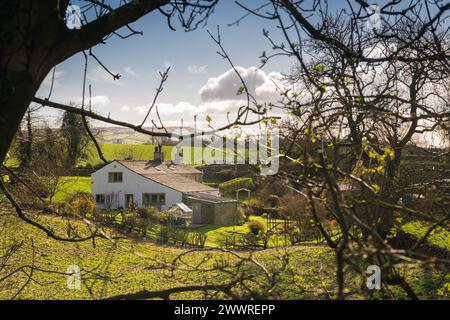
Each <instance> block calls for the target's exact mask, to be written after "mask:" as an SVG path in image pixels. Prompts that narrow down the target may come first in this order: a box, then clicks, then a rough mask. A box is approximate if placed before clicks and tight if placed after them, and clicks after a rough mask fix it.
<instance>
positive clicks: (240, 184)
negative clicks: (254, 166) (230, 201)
mask: <svg viewBox="0 0 450 320" xmlns="http://www.w3.org/2000/svg"><path fill="white" fill-rule="evenodd" d="M241 188H246V189H250V190H253V189H254V188H255V183H254V182H253V179H252V178H236V179H232V180H230V181H227V182H224V183H221V184H219V190H220V192H221V193H222V194H233V193H235V192H236V190H239V189H241Z"/></svg>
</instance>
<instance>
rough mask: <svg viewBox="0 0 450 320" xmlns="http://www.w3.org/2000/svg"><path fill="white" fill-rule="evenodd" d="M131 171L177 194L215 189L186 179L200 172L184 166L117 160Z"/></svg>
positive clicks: (169, 163)
mask: <svg viewBox="0 0 450 320" xmlns="http://www.w3.org/2000/svg"><path fill="white" fill-rule="evenodd" d="M117 162H118V163H120V164H122V165H123V166H125V167H127V168H128V169H130V170H131V171H133V172H135V173H137V174H139V175H141V176H143V177H145V178H148V179H151V180H153V181H155V182H157V183H159V184H162V185H164V186H167V187H169V188H171V189H174V190H176V191H179V192H212V191H216V189H214V188H211V187H209V186H207V185H204V184H203V183H200V182H197V181H195V180H193V179H190V178H187V177H186V176H184V175H187V174H201V171H199V170H197V169H195V168H194V167H192V166H190V165H186V164H173V163H171V162H153V161H130V160H118V161H117Z"/></svg>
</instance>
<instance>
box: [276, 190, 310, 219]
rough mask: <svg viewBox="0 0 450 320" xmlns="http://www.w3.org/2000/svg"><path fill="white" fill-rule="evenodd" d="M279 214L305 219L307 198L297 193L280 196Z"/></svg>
mask: <svg viewBox="0 0 450 320" xmlns="http://www.w3.org/2000/svg"><path fill="white" fill-rule="evenodd" d="M280 214H281V216H282V217H283V218H289V219H292V220H303V219H305V220H306V221H307V219H306V216H307V215H308V200H307V199H305V198H304V197H301V196H299V195H285V196H283V197H282V198H281V209H280Z"/></svg>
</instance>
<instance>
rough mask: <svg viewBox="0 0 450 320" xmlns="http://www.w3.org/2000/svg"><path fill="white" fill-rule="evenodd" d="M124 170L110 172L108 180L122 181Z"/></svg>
mask: <svg viewBox="0 0 450 320" xmlns="http://www.w3.org/2000/svg"><path fill="white" fill-rule="evenodd" d="M122 181H123V175H122V172H108V182H110V183H111V182H122Z"/></svg>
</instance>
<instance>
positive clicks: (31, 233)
mask: <svg viewBox="0 0 450 320" xmlns="http://www.w3.org/2000/svg"><path fill="white" fill-rule="evenodd" d="M35 218H36V219H38V220H39V221H41V222H43V223H46V224H48V225H49V226H52V228H53V229H54V231H55V232H57V233H58V234H60V235H65V234H67V233H68V232H70V233H72V234H73V233H74V232H77V233H79V234H86V231H87V229H86V227H84V224H83V223H82V222H80V221H71V222H70V224H71V228H69V227H68V222H67V221H66V220H64V219H62V218H59V217H53V216H51V217H49V216H39V217H35ZM106 231H107V232H108V233H112V231H111V230H106ZM0 235H1V236H0V248H1V249H2V254H3V255H4V254H5V253H7V251H8V249H9V248H11V246H13V245H16V246H17V245H20V244H21V243H22V245H21V246H19V247H18V248H19V249H18V250H17V252H15V253H14V254H13V255H12V256H11V257H10V258H9V260H8V261H7V263H6V266H5V267H4V268H2V269H0V279H3V281H0V299H11V298H18V299H93V298H94V299H99V298H106V297H109V296H112V295H116V294H124V293H133V292H137V291H140V290H151V291H154V290H161V289H167V288H172V287H177V286H184V285H192V284H202V283H205V282H208V283H216V284H218V283H223V282H224V281H226V277H225V276H224V274H223V273H219V272H217V271H215V272H204V271H203V272H194V273H185V272H181V271H179V272H175V274H174V275H171V274H169V273H168V272H166V271H163V270H161V269H160V268H156V269H155V268H151V266H155V263H158V264H159V263H162V262H170V261H172V260H173V259H174V258H175V257H177V256H179V255H180V254H182V253H186V252H187V251H188V250H189V249H187V248H177V247H170V246H161V245H157V244H155V243H151V242H148V241H138V240H133V239H131V238H122V239H119V240H117V242H116V243H113V242H111V241H109V240H106V239H96V240H95V241H94V242H93V241H86V242H80V243H68V242H61V241H56V240H53V239H51V238H49V237H47V236H46V235H45V234H44V233H43V232H41V231H39V230H37V229H36V228H34V227H32V226H30V225H28V224H25V223H24V222H22V221H20V220H18V219H17V218H15V217H14V216H12V215H8V216H0ZM286 253H288V254H289V265H288V266H284V265H283V263H282V261H283V259H284V258H285V257H286V256H285V254H286ZM240 254H241V255H244V256H248V255H249V254H250V252H247V251H241V252H240ZM251 254H252V255H253V257H254V258H255V259H257V260H258V261H259V262H260V263H262V264H264V266H266V268H267V269H268V270H270V272H279V273H280V274H279V283H278V285H277V286H276V288H275V289H274V295H275V296H276V297H277V298H279V299H303V298H310V299H329V298H332V297H333V292H334V290H335V285H334V283H335V275H334V255H333V252H332V251H331V250H330V249H328V248H325V247H322V246H299V247H289V248H280V249H269V250H261V251H255V252H252V253H251ZM205 257H212V258H214V259H213V260H214V261H224V259H226V256H225V254H224V253H221V252H219V251H215V250H214V251H211V250H199V251H196V252H193V253H190V254H187V255H186V256H185V257H184V258H183V261H185V262H186V263H188V264H191V265H195V264H198V263H199V262H200V261H202V260H203V259H205ZM227 259H229V257H228V258H227ZM71 265H77V266H79V267H80V268H81V269H82V287H81V290H70V289H68V288H67V279H68V276H67V274H66V272H67V270H68V268H69V267H70V266H71ZM212 265H213V261H211V264H210V266H212ZM26 266H28V267H26ZM29 266H34V267H35V269H34V271H33V272H31V269H30V268H29ZM21 267H23V268H22V269H18V268H21ZM14 270H19V271H18V272H16V273H13V274H12V275H10V276H7V275H8V274H10V273H11V272H12V271H14ZM249 271H250V272H253V273H254V277H255V279H258V278H260V279H261V283H262V281H263V276H262V274H261V273H258V272H255V270H251V269H249ZM402 273H403V274H405V275H406V277H407V279H408V280H409V281H410V283H411V284H412V286H413V288H414V289H415V290H416V292H417V293H418V294H419V296H420V297H421V298H436V297H438V298H439V297H440V298H445V297H448V291H446V285H445V281H444V284H443V282H442V280H443V279H444V280H445V279H447V280H446V282H447V286H448V282H449V277H448V275H445V274H444V275H443V274H439V273H435V272H431V271H429V270H427V269H419V268H411V267H409V266H405V267H403V270H402ZM29 275H31V277H32V280H31V281H27V280H28V278H29V277H28V276H29ZM346 275H347V276H346V278H347V279H348V280H347V287H348V288H350V290H351V289H352V288H353V289H355V288H357V287H359V286H360V285H361V283H360V282H359V280H358V281H357V280H356V277H355V276H354V275H352V273H351V272H350V271H346ZM4 277H6V278H4ZM443 277H444V278H443ZM445 277H446V278H445ZM25 284H26V286H24V285H25ZM394 293H395V297H396V298H407V297H406V295H405V294H404V292H402V291H401V290H394ZM172 298H175V299H181V298H183V299H202V298H203V296H202V295H201V294H200V293H198V292H191V293H183V294H177V295H174V296H172ZM349 298H356V299H358V298H360V296H358V295H350V296H349Z"/></svg>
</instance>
